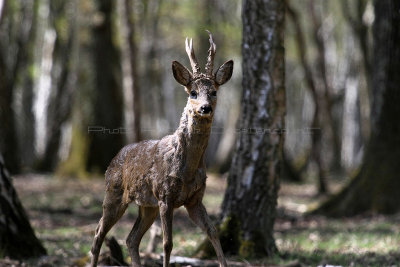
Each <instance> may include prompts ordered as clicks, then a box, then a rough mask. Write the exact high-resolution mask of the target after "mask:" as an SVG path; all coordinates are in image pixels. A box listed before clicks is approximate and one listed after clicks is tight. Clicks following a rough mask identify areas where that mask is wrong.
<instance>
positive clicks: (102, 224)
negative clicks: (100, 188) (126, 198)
mask: <svg viewBox="0 0 400 267" xmlns="http://www.w3.org/2000/svg"><path fill="white" fill-rule="evenodd" d="M117 191H119V190H112V189H111V190H107V191H106V196H105V197H104V201H103V216H102V217H101V219H100V221H99V224H98V225H97V227H96V233H95V236H94V240H93V245H92V249H91V252H92V261H91V264H90V266H92V267H95V266H97V261H98V258H99V253H100V249H101V245H102V244H103V241H104V238H105V237H106V234H107V233H108V231H110V229H111V228H112V227H113V226H114V224H115V223H116V222H117V221H118V220H119V219H120V218H121V217H122V215H123V214H124V213H125V210H126V208H127V206H128V205H127V204H123V203H122V194H120V192H117Z"/></svg>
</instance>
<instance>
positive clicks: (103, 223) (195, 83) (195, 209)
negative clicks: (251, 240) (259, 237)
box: [91, 37, 233, 267]
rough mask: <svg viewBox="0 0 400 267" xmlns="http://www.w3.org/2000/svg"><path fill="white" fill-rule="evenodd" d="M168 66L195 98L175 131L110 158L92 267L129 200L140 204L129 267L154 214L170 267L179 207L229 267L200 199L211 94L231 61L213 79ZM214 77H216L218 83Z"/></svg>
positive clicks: (228, 72) (130, 240)
mask: <svg viewBox="0 0 400 267" xmlns="http://www.w3.org/2000/svg"><path fill="white" fill-rule="evenodd" d="M210 41H212V37H211V39H210ZM193 56H194V52H193ZM172 66H173V74H174V77H175V79H176V80H177V81H178V82H179V83H181V84H183V85H184V86H185V89H186V91H187V92H188V93H189V94H190V92H192V91H195V92H196V93H197V97H196V99H194V98H191V97H189V99H188V102H187V104H186V107H185V109H184V111H183V114H182V117H181V120H180V125H179V127H178V129H177V130H176V131H175V133H174V134H172V135H168V136H165V137H164V138H162V139H161V140H148V141H143V142H140V143H137V144H130V145H127V146H125V147H124V148H122V149H121V151H120V152H119V153H118V154H117V155H116V156H115V157H114V159H113V160H112V161H111V163H110V165H109V167H108V169H107V171H106V174H105V176H106V196H105V198H104V202H103V216H102V218H101V219H100V222H99V225H98V226H97V228H96V234H95V238H94V241H93V246H92V250H91V251H92V255H93V257H92V262H91V266H96V264H97V258H98V255H99V252H100V248H101V244H102V242H103V240H104V237H105V235H106V234H107V232H108V231H109V230H110V229H111V227H112V226H113V225H114V224H115V223H116V222H117V221H118V220H119V218H120V217H121V216H122V215H123V214H124V212H125V210H126V208H127V206H128V204H129V203H131V202H135V203H136V204H137V205H138V206H139V217H138V219H137V220H136V222H135V225H134V227H133V229H132V231H131V232H130V234H129V236H128V238H127V246H128V249H129V254H130V256H131V257H132V265H133V266H141V264H140V258H139V244H140V241H141V238H142V237H143V235H144V233H145V232H146V231H147V230H148V228H149V227H150V226H151V224H152V223H153V222H154V220H155V218H156V216H157V214H158V212H159V213H160V218H161V225H162V230H163V240H164V242H163V244H164V267H166V266H168V264H169V257H170V253H171V250H172V217H173V210H174V209H175V208H178V207H180V206H182V205H184V206H185V208H186V209H187V211H188V213H189V216H190V218H191V219H192V220H193V221H194V222H195V223H196V224H197V225H198V226H200V227H201V228H202V229H203V230H204V231H205V232H206V233H207V235H208V237H209V238H210V240H211V242H212V244H213V245H214V248H215V250H216V252H217V256H218V260H219V261H220V265H221V266H227V264H226V261H225V258H224V256H223V252H222V249H221V245H220V243H219V240H218V237H217V233H216V230H215V228H214V226H213V225H212V223H211V221H210V219H209V217H208V215H207V212H206V210H205V208H204V206H203V204H202V198H203V194H204V190H205V186H206V178H207V177H206V166H205V163H204V153H205V150H206V147H207V144H208V139H209V136H210V130H211V124H212V119H213V114H214V110H215V106H216V103H217V97H216V95H214V93H213V92H216V91H217V90H218V88H219V86H220V85H222V84H223V83H225V82H227V81H228V80H229V79H230V77H231V75H232V69H233V62H232V61H228V62H227V63H225V64H224V65H223V66H224V67H221V68H219V70H220V69H221V70H222V71H223V72H224V73H222V72H219V70H218V71H217V73H216V74H215V76H213V77H210V76H209V75H205V74H198V73H197V74H196V75H197V77H195V76H194V75H193V74H192V73H190V72H189V71H188V70H187V69H186V68H185V67H183V66H182V65H181V64H180V63H178V62H176V61H175V62H173V64H172ZM215 77H219V79H218V83H217V82H216V81H215ZM221 77H223V78H221ZM204 107H207V108H208V109H210V108H211V112H206V113H205V112H203V108H204Z"/></svg>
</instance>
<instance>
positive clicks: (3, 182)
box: [0, 154, 46, 259]
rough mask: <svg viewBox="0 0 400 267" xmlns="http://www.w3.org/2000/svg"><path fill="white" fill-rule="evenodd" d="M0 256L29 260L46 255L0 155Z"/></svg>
mask: <svg viewBox="0 0 400 267" xmlns="http://www.w3.org/2000/svg"><path fill="white" fill-rule="evenodd" d="M0 254H1V256H2V257H3V256H8V257H10V258H15V259H20V258H31V257H38V256H42V255H45V254H46V250H45V249H44V247H43V246H42V244H41V243H40V241H39V240H38V239H37V238H36V236H35V233H34V231H33V229H32V227H31V225H30V223H29V220H28V217H27V215H26V213H25V211H24V208H23V207H22V205H21V203H20V201H19V199H18V196H17V193H16V192H15V189H14V187H13V185H12V183H11V179H10V177H9V174H8V171H7V170H6V168H5V166H4V161H3V156H2V155H1V154H0Z"/></svg>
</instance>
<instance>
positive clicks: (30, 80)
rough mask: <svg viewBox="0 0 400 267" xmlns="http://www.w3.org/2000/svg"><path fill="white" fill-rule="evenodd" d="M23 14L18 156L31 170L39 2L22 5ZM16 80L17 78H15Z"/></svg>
mask: <svg viewBox="0 0 400 267" xmlns="http://www.w3.org/2000/svg"><path fill="white" fill-rule="evenodd" d="M23 6H24V7H23V10H24V11H23V12H24V14H25V15H24V17H25V19H24V20H26V22H25V23H24V24H25V25H26V26H27V27H29V34H28V37H27V40H26V44H25V45H24V48H23V56H22V57H23V59H22V60H23V64H22V65H21V71H20V73H21V74H20V75H21V76H22V86H21V89H22V92H21V98H22V99H21V106H22V107H21V111H20V112H18V114H20V116H18V117H19V120H18V121H17V122H19V123H18V127H17V129H18V130H17V132H18V136H19V149H20V151H19V155H20V157H21V165H22V167H24V168H31V167H32V165H33V163H34V161H35V118H34V114H33V98H34V92H33V87H34V84H35V78H36V77H35V68H36V66H37V65H36V62H35V60H36V58H35V48H36V43H37V42H36V39H37V32H38V29H37V27H38V17H39V8H40V1H39V0H34V1H33V2H27V3H24V4H23ZM17 79H18V78H17Z"/></svg>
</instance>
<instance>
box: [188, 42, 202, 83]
mask: <svg viewBox="0 0 400 267" xmlns="http://www.w3.org/2000/svg"><path fill="white" fill-rule="evenodd" d="M185 46H186V53H187V54H188V57H189V60H190V65H191V66H192V70H193V75H196V74H198V73H200V71H201V70H200V67H199V63H198V62H197V59H196V56H195V54H194V48H193V39H192V38H190V43H189V42H188V38H187V37H186V41H185Z"/></svg>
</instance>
